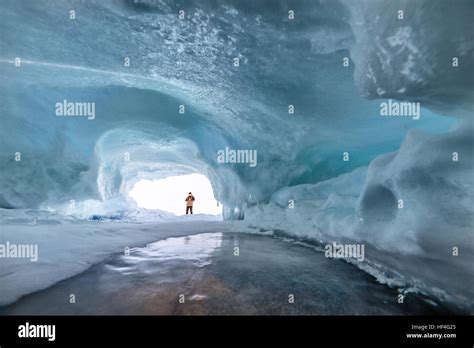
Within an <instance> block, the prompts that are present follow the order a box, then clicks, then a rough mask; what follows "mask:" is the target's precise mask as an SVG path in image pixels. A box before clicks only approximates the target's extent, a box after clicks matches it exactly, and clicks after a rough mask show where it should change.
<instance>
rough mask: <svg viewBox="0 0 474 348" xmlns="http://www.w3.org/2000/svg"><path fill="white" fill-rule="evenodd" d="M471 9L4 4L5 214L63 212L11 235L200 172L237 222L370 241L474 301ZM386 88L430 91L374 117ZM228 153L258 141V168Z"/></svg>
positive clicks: (118, 207) (459, 298) (117, 208)
mask: <svg viewBox="0 0 474 348" xmlns="http://www.w3.org/2000/svg"><path fill="white" fill-rule="evenodd" d="M289 6H291V8H292V9H294V10H295V13H296V16H297V17H296V18H297V20H296V21H293V22H292V21H289V20H286V18H287V11H288V8H289ZM181 7H183V8H186V19H185V20H180V19H179V18H178V15H177V13H178V11H179V9H180V8H181ZM72 8H73V9H75V11H76V19H75V20H74V21H72V20H70V19H69V16H68V14H69V11H70V10H71V9H72ZM399 10H403V11H404V20H403V21H401V20H399V19H398V18H397V11H399ZM473 17H474V4H473V2H472V1H469V0H458V1H454V2H447V1H443V0H417V1H408V0H407V1H399V2H394V1H389V0H373V1H372V0H371V1H369V0H367V1H357V2H356V1H291V5H290V2H287V1H271V2H270V1H258V2H255V1H253V0H245V1H223V2H222V3H220V6H219V7H216V6H214V2H212V1H209V2H207V1H199V2H197V1H196V2H193V1H182V2H181V1H158V0H156V1H154V0H138V1H133V2H129V1H87V2H83V1H54V2H52V1H27V0H5V1H2V2H1V3H0V32H1V37H2V39H1V40H0V52H1V53H0V55H1V56H0V74H1V76H2V79H0V91H1V92H0V93H1V99H2V102H1V103H0V115H1V121H2V126H1V127H0V149H1V152H0V163H1V170H0V187H1V190H0V207H2V208H8V209H10V211H11V214H10V213H9V212H5V211H2V219H5V221H9V222H10V223H11V222H15V221H16V222H17V223H18V224H23V223H25V224H28V223H30V222H31V221H30V220H29V219H30V217H31V218H32V219H31V220H33V217H32V216H31V215H29V213H28V211H29V209H45V210H49V211H52V212H54V213H55V214H58V213H62V214H66V215H70V217H67V218H60V217H55V218H43V219H41V218H40V219H38V221H40V222H38V223H37V226H34V227H31V226H29V225H25V226H16V227H15V230H13V229H10V228H11V226H12V225H11V224H10V225H8V226H7V227H4V226H2V227H1V228H2V230H1V233H2V234H1V235H0V237H2V238H6V237H8V238H11V236H17V237H18V238H19V239H23V240H29V239H31V238H32V236H35V237H36V236H38V241H41V240H42V238H43V236H44V238H46V239H47V238H49V237H48V236H50V237H51V238H52V236H53V235H54V236H57V235H58V233H59V230H55V229H54V228H55V227H51V226H49V225H48V228H47V229H42V227H41V224H42V223H46V221H49V224H50V225H52V224H55V223H56V222H57V221H61V220H68V221H69V220H74V219H77V218H89V219H90V218H93V217H94V216H96V217H109V218H110V217H116V216H120V217H121V218H123V217H124V216H125V217H126V216H129V215H130V214H132V215H133V214H134V212H135V211H136V209H135V207H134V206H133V202H131V200H129V199H128V198H127V194H126V193H127V192H128V191H129V190H130V189H131V188H132V187H133V185H134V184H135V183H136V182H137V181H139V180H141V179H159V178H163V177H166V176H170V175H179V174H189V173H190V172H198V173H203V174H205V175H206V176H208V177H209V179H210V181H211V183H212V185H213V189H214V192H215V195H216V199H217V200H219V201H220V202H222V203H223V205H224V206H225V209H224V216H225V218H229V219H232V218H245V219H246V220H248V221H247V222H248V223H249V224H253V225H255V226H260V227H266V228H272V229H283V230H285V231H286V233H288V234H291V235H296V236H300V237H306V238H312V239H317V240H322V241H328V240H332V239H338V240H339V239H341V240H346V239H348V240H357V241H364V242H366V243H367V244H368V246H371V249H368V250H370V252H369V255H368V260H369V261H370V262H371V265H372V268H371V269H370V270H369V269H367V271H370V272H378V273H377V274H379V275H380V274H383V276H381V278H384V277H385V275H386V274H385V273H383V272H385V271H386V270H390V272H391V273H392V274H394V273H396V274H399V275H400V277H401V278H403V280H404V281H409V282H410V283H411V284H415V285H416V286H417V287H418V288H420V287H421V288H424V289H425V290H426V289H428V290H427V291H431V292H432V293H436V294H437V295H438V296H439V297H443V296H444V297H446V298H448V299H449V300H452V301H455V302H457V303H460V304H462V305H464V306H472V298H474V296H473V293H472V291H473V290H472V289H474V286H473V285H474V284H473V282H474V278H473V274H472V272H473V271H472V264H473V259H472V255H473V253H472V251H473V249H474V247H473V237H472V231H473V229H474V226H473V225H474V222H473V215H472V214H473V211H472V206H473V205H474V204H473V195H472V194H473V192H472V190H473V188H472V184H473V183H472V178H473V176H474V173H473V154H472V151H473V150H472V149H473V142H472V133H473V125H472V110H473V90H474V88H473V86H474V74H473V64H474V60H473V59H472V57H473V55H474V44H473V40H472V18H473ZM18 23H22V24H21V30H19V29H18ZM17 57H19V58H21V66H20V67H15V65H14V61H15V58H17ZM125 57H128V58H130V62H131V64H130V67H125V66H124V64H123V62H124V58H125ZM236 57H238V58H239V59H240V66H239V67H238V68H237V67H234V66H233V60H234V58H236ZM345 57H348V58H350V65H349V67H348V68H344V67H343V66H342V64H341V62H342V61H343V59H344V58H345ZM454 57H456V58H458V60H459V66H458V67H456V68H453V67H452V60H453V58H454ZM386 98H393V99H397V100H403V101H412V102H421V106H422V111H421V112H422V116H421V118H420V120H417V121H414V120H412V119H411V118H406V117H405V118H388V119H387V118H381V117H380V114H379V103H380V101H381V100H385V99H386ZM64 99H67V100H70V101H86V102H95V103H96V117H95V119H94V120H86V119H84V118H64V117H56V116H55V115H54V105H55V103H57V102H62V101H63V100H64ZM375 99H379V100H375ZM181 104H182V105H185V107H186V113H185V115H181V114H179V105H181ZM290 104H291V105H294V106H295V114H294V115H289V114H288V105H290ZM441 115H443V116H441ZM226 146H230V147H232V148H235V149H246V148H250V149H255V150H257V151H258V166H257V167H256V168H251V167H249V166H246V165H219V164H218V163H217V162H216V160H215V159H216V158H215V157H216V152H217V151H218V150H221V149H224V148H225V147H226ZM344 152H348V153H350V161H348V162H344V161H342V154H343V153H344ZM454 152H456V153H457V154H458V156H459V161H457V162H454V161H453V160H452V158H453V153H454ZM16 153H20V154H21V161H15V157H16ZM126 155H128V156H126ZM125 158H130V160H129V161H127V160H125ZM290 198H291V199H293V200H294V201H295V202H294V203H295V208H294V209H289V208H288V199H290ZM400 199H402V200H403V203H404V207H403V209H399V208H398V205H397V204H398V200H400ZM71 201H73V202H74V204H71ZM11 208H13V209H11ZM20 208H23V209H26V210H25V211H22V212H21V214H20V215H21V216H20V215H18V216H17V215H16V214H17V213H16V212H14V210H16V209H20ZM9 214H10V216H8V215H9ZM71 216H72V217H71ZM147 216H148V217H150V214H148V215H147ZM156 217H157V218H162V217H163V216H162V215H160V213H158V216H156ZM152 218H153V217H152ZM15 219H19V220H15ZM130 219H133V217H132V216H130ZM55 221H56V222H55ZM63 222H64V221H63ZM31 223H32V224H33V222H31ZM71 226H76V225H71ZM77 226H79V225H77ZM88 226H89V225H88ZM61 228H62V227H61ZM107 231H108V230H107V228H99V229H98V230H97V233H98V234H99V235H100V234H102V233H106V234H107V233H110V234H111V235H112V234H113V233H116V231H115V230H111V231H108V232H107ZM87 233H89V232H87ZM90 233H93V232H90ZM138 234H140V233H138ZM66 235H67V233H66ZM39 236H41V237H39ZM128 237H130V238H137V235H136V234H134V232H130V235H128V234H127V238H128ZM55 238H56V237H55ZM74 238H76V237H74ZM77 238H78V243H86V244H87V242H86V240H87V239H86V238H83V237H79V236H78V237H77ZM117 240H121V239H120V238H118V239H117ZM60 241H61V239H58V241H57V242H58V243H60ZM58 245H59V244H58ZM68 245H69V244H68ZM109 245H110V244H108V243H104V244H100V243H99V244H97V249H94V250H97V252H99V250H100V248H104V250H102V251H101V252H104V253H105V252H106V250H110V249H108V248H109ZM117 245H118V244H117ZM453 247H458V248H459V256H457V257H453V256H452V249H453ZM62 248H63V246H61V247H59V246H58V247H57V248H55V249H52V250H51V255H50V256H49V257H51V258H52V259H51V262H57V261H58V260H57V259H56V258H55V256H54V253H55V252H56V251H57V252H60V250H62ZM66 248H67V247H66ZM75 252H79V251H78V250H75V249H74V250H71V253H72V255H74V254H75ZM59 255H62V256H61V257H60V259H59V260H66V259H67V257H66V254H64V255H63V254H61V253H60V254H59ZM68 255H70V254H68ZM70 262H73V261H70ZM73 263H74V262H73ZM415 266H416V267H415ZM2 267H3V268H4V270H5V271H4V270H2V274H7V277H11V276H12V275H8V274H10V273H9V272H10V271H8V267H6V268H5V267H4V264H3V263H2ZM15 267H16V266H15ZM58 267H62V266H61V265H58ZM75 267H76V266H75ZM77 269H78V270H79V269H83V266H82V265H77ZM380 270H382V271H380ZM381 272H382V273H381ZM12 274H13V275H14V274H15V272H14V273H12ZM38 274H43V275H44V276H46V275H49V274H51V270H50V269H48V270H47V271H44V272H43V273H41V272H39V273H38ZM53 274H55V273H54V272H53ZM58 274H62V275H64V274H66V273H61V271H58ZM59 278H60V277H59ZM59 278H58V279H59ZM385 278H386V277H385ZM385 278H384V279H385ZM34 279H35V280H34V281H33V282H35V284H32V285H31V288H37V287H38V284H41V286H45V284H44V280H42V279H41V277H40V276H36V277H35V278H34ZM48 279H49V278H48ZM52 281H53V280H51V281H48V283H51V282H52ZM3 284H4V282H2V285H3ZM12 284H17V283H12ZM3 286H6V285H3ZM9 286H10V285H9ZM11 286H14V285H11ZM2 294H3V293H2Z"/></svg>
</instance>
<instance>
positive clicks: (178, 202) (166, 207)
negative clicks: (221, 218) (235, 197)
mask: <svg viewBox="0 0 474 348" xmlns="http://www.w3.org/2000/svg"><path fill="white" fill-rule="evenodd" d="M189 192H192V193H193V196H194V197H195V198H196V201H195V202H194V209H193V210H194V214H212V215H219V214H221V213H222V206H219V207H218V206H217V201H216V199H215V198H214V193H213V190H212V186H211V183H210V181H209V179H208V178H207V177H206V176H204V175H202V174H197V173H193V174H189V175H179V176H170V177H167V178H165V179H159V180H140V181H138V182H137V183H136V184H135V185H134V186H133V188H132V190H130V192H129V193H128V194H129V196H130V197H132V198H133V199H134V200H135V202H137V205H138V206H139V207H141V208H146V209H159V210H163V211H166V212H169V213H173V214H176V215H185V214H186V203H185V201H184V200H185V198H186V196H187V195H188V193H189Z"/></svg>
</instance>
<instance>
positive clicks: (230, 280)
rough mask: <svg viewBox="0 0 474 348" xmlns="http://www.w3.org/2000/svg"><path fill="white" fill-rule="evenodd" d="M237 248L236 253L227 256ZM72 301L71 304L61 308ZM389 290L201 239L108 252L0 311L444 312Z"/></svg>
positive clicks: (268, 250) (290, 248)
mask: <svg viewBox="0 0 474 348" xmlns="http://www.w3.org/2000/svg"><path fill="white" fill-rule="evenodd" d="M236 248H238V249H236ZM236 250H238V252H239V253H238V255H236ZM71 295H74V299H75V303H70V299H71ZM397 299H398V292H397V290H396V289H390V288H389V287H387V286H385V285H382V284H379V283H377V282H376V281H375V279H374V278H373V277H371V276H370V275H368V274H367V273H365V272H363V271H361V270H359V269H358V268H357V267H355V266H353V265H351V264H348V263H346V262H344V261H340V260H333V259H328V258H326V257H324V254H323V253H321V252H319V251H316V250H315V249H314V248H311V247H306V246H302V245H300V244H297V243H293V242H290V241H285V240H282V239H279V238H274V237H269V236H258V235H251V234H243V233H232V232H208V233H198V234H195V235H186V236H179V237H170V238H166V239H162V240H159V241H156V242H153V243H149V244H147V245H146V246H140V247H134V248H131V249H130V252H129V254H127V255H125V254H124V253H117V254H114V255H112V256H110V257H108V258H106V259H105V260H104V261H103V262H100V263H98V264H96V265H94V266H93V267H91V268H90V269H88V270H87V271H85V272H83V273H81V274H79V275H77V276H74V277H72V278H70V279H67V280H64V281H62V282H59V283H58V284H56V285H54V286H52V287H50V288H48V289H46V290H43V291H39V292H36V293H33V294H31V295H28V296H25V297H23V298H22V299H21V300H19V301H17V302H15V303H14V304H12V305H10V306H7V307H3V308H2V310H1V313H2V314H13V315H23V314H31V315H35V314H45V315H49V314H91V315H94V314H115V315H116V314H124V315H126V314H134V315H142V314H143V315H163V314H174V315H227V314H237V315H245V314H257V315H272V314H273V315H280V314H281V315H285V314H289V315H294V314H299V315H310V314H313V315H337V314H341V315H347V314H349V315H351V314H352V315H357V314H362V315H375V314H380V315H407V314H408V315H416V314H439V313H444V314H446V313H447V314H449V313H451V311H450V309H448V308H447V307H445V306H443V305H439V304H437V303H436V302H435V301H433V300H432V299H427V298H424V297H422V296H419V295H416V294H408V295H407V296H406V298H405V301H404V303H403V304H399V303H398V302H397Z"/></svg>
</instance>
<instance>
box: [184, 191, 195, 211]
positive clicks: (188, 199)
mask: <svg viewBox="0 0 474 348" xmlns="http://www.w3.org/2000/svg"><path fill="white" fill-rule="evenodd" d="M184 201H185V202H186V215H188V211H190V212H191V214H192V213H193V203H194V196H193V194H192V193H191V192H189V194H188V197H186V199H185V200H184Z"/></svg>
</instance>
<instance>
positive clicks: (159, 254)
mask: <svg viewBox="0 0 474 348" xmlns="http://www.w3.org/2000/svg"><path fill="white" fill-rule="evenodd" d="M221 245H222V233H220V232H218V233H203V234H197V235H192V236H185V237H176V238H168V239H164V240H160V241H158V242H154V243H150V244H148V245H147V246H146V247H144V248H132V249H130V250H129V252H128V253H125V254H124V255H123V256H122V257H121V258H120V264H116V263H112V264H108V265H107V267H108V268H109V269H111V270H115V271H117V272H121V273H123V274H132V273H137V272H146V273H150V272H151V273H153V271H154V270H155V269H156V268H158V267H160V264H161V263H162V262H165V261H171V260H173V261H191V262H192V264H193V266H197V267H204V266H207V265H210V264H211V263H212V262H211V256H212V254H213V253H214V252H215V251H216V250H217V249H219V248H220V247H221Z"/></svg>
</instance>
